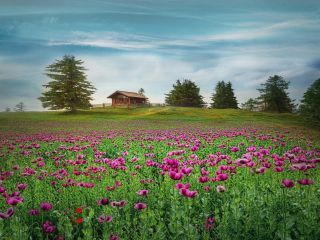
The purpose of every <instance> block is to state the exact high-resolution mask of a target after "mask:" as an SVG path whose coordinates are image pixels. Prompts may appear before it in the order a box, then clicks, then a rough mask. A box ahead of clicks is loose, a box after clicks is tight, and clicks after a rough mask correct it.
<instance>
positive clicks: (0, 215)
mask: <svg viewBox="0 0 320 240" xmlns="http://www.w3.org/2000/svg"><path fill="white" fill-rule="evenodd" d="M13 214H14V209H13V207H11V208H8V209H7V211H6V212H4V213H2V212H0V219H6V218H9V217H11V216H12V215H13Z"/></svg>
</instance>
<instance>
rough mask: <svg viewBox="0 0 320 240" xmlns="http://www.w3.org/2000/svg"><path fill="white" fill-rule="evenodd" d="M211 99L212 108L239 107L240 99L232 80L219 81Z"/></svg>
mask: <svg viewBox="0 0 320 240" xmlns="http://www.w3.org/2000/svg"><path fill="white" fill-rule="evenodd" d="M211 100H212V103H211V107H212V108H238V101H237V98H236V97H235V95H234V92H233V88H232V84H231V82H227V83H225V82H224V81H219V82H218V83H217V85H216V87H215V92H214V93H213V94H212V98H211Z"/></svg>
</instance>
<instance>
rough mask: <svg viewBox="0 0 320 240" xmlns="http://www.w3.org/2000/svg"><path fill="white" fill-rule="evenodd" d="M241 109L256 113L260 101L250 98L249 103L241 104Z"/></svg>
mask: <svg viewBox="0 0 320 240" xmlns="http://www.w3.org/2000/svg"><path fill="white" fill-rule="evenodd" d="M241 107H242V108H244V109H247V110H249V111H254V110H256V109H257V108H258V101H257V100H256V99H253V98H249V99H248V101H246V102H245V103H243V104H241Z"/></svg>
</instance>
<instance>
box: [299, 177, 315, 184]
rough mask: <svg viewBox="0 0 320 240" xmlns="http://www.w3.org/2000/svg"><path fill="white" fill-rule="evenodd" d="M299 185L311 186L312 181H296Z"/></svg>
mask: <svg viewBox="0 0 320 240" xmlns="http://www.w3.org/2000/svg"><path fill="white" fill-rule="evenodd" d="M297 182H298V183H299V184H301V185H312V184H314V181H312V180H311V179H307V178H306V179H300V180H298V181H297Z"/></svg>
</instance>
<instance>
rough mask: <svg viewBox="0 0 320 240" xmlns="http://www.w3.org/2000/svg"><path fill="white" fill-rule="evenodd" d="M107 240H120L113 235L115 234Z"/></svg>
mask: <svg viewBox="0 0 320 240" xmlns="http://www.w3.org/2000/svg"><path fill="white" fill-rule="evenodd" d="M109 240H120V237H119V236H117V235H115V234H111V235H110V236H109Z"/></svg>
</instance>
